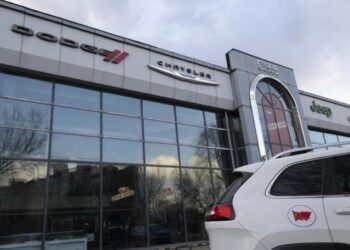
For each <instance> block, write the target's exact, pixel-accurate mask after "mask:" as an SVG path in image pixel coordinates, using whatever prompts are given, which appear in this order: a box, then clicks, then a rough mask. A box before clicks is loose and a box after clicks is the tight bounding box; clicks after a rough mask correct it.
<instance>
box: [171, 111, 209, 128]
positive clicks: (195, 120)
mask: <svg viewBox="0 0 350 250" xmlns="http://www.w3.org/2000/svg"><path fill="white" fill-rule="evenodd" d="M176 117H177V122H179V123H184V124H193V125H199V126H204V117H203V111H201V110H197V109H191V108H184V107H176Z"/></svg>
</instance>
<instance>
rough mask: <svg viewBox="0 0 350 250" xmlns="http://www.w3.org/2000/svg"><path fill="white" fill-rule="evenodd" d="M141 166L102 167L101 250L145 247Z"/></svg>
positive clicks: (145, 232) (143, 191)
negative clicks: (102, 245)
mask: <svg viewBox="0 0 350 250" xmlns="http://www.w3.org/2000/svg"><path fill="white" fill-rule="evenodd" d="M145 211H146V208H145V185H144V171H143V168H142V167H135V166H123V165H105V166H103V244H104V247H103V249H123V248H135V247H143V246H146V244H147V240H146V239H147V229H146V225H145V224H146V219H145V217H146V215H145V214H146V213H145Z"/></svg>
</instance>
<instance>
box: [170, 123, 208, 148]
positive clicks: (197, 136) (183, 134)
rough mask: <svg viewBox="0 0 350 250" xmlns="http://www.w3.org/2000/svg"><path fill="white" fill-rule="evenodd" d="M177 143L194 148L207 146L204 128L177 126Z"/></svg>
mask: <svg viewBox="0 0 350 250" xmlns="http://www.w3.org/2000/svg"><path fill="white" fill-rule="evenodd" d="M177 127H178V131H179V143H181V144H189V145H194V146H197V145H198V146H205V145H207V137H206V134H205V128H204V127H194V126H186V125H178V126H177Z"/></svg>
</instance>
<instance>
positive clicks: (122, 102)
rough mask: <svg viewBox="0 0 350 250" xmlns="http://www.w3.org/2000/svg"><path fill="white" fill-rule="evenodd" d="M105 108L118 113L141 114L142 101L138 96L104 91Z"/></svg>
mask: <svg viewBox="0 0 350 250" xmlns="http://www.w3.org/2000/svg"><path fill="white" fill-rule="evenodd" d="M103 110H104V111H107V112H113V113H117V114H127V115H134V116H140V115H141V102H140V100H139V99H137V98H132V97H128V96H122V95H115V94H110V93H103Z"/></svg>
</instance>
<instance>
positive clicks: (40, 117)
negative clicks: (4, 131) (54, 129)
mask: <svg viewBox="0 0 350 250" xmlns="http://www.w3.org/2000/svg"><path fill="white" fill-rule="evenodd" d="M49 122H50V106H49V105H42V104H36V103H29V102H22V101H15V100H7V99H2V98H0V125H2V126H14V127H20V128H34V129H49Z"/></svg>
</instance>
